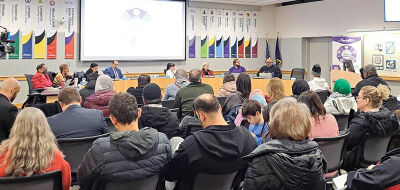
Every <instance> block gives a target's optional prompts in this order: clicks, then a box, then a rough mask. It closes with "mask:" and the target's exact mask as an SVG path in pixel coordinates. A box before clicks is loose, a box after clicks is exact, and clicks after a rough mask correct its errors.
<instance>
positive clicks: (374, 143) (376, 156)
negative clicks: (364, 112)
mask: <svg viewBox="0 0 400 190" xmlns="http://www.w3.org/2000/svg"><path fill="white" fill-rule="evenodd" d="M391 138H392V136H376V135H373V134H369V133H367V134H366V135H365V137H364V140H363V142H362V143H360V147H359V148H358V152H357V156H356V158H357V160H360V162H359V166H358V167H359V168H366V167H368V166H369V165H371V164H376V163H377V162H378V161H379V160H380V159H381V158H382V157H383V156H384V155H385V154H386V152H387V149H388V147H389V142H390V139H391ZM358 158H359V159H358Z"/></svg>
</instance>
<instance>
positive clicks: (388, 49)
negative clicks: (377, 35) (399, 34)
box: [386, 42, 395, 54]
mask: <svg viewBox="0 0 400 190" xmlns="http://www.w3.org/2000/svg"><path fill="white" fill-rule="evenodd" d="M394 50H395V49H394V42H386V54H394Z"/></svg>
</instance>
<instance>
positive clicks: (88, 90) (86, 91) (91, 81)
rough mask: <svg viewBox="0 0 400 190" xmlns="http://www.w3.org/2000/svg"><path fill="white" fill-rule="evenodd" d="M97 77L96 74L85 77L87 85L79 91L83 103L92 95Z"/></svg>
mask: <svg viewBox="0 0 400 190" xmlns="http://www.w3.org/2000/svg"><path fill="white" fill-rule="evenodd" d="M98 77H99V75H98V74H97V73H90V74H89V75H88V76H87V80H88V83H87V84H86V85H85V87H84V88H82V89H81V90H79V94H80V95H81V97H82V102H83V103H84V102H85V98H87V97H89V96H90V95H92V94H94V92H95V91H94V89H95V87H96V81H97V78H98Z"/></svg>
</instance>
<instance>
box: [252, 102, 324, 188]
mask: <svg viewBox="0 0 400 190" xmlns="http://www.w3.org/2000/svg"><path fill="white" fill-rule="evenodd" d="M270 116H271V118H270V122H269V132H268V134H269V135H270V136H271V137H272V139H273V140H271V141H269V142H266V143H263V144H261V146H259V147H258V148H257V149H255V150H254V151H253V152H252V153H251V154H250V155H248V156H246V157H245V158H247V159H249V160H250V166H249V168H248V170H247V172H246V177H245V180H244V189H308V190H320V189H325V181H324V172H325V170H326V162H325V161H324V158H323V156H322V154H321V151H320V150H319V149H318V144H317V143H316V142H314V141H311V140H309V139H308V135H309V134H310V132H311V118H310V112H309V110H308V108H307V106H306V105H304V104H302V103H297V102H296V99H294V98H284V99H282V100H280V101H279V102H277V103H276V104H275V105H274V106H273V107H272V110H271V115H270Z"/></svg>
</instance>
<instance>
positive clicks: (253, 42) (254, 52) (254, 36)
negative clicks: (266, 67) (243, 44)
mask: <svg viewBox="0 0 400 190" xmlns="http://www.w3.org/2000/svg"><path fill="white" fill-rule="evenodd" d="M251 14H252V17H251V20H252V22H251V28H252V29H251V57H252V58H257V57H258V36H257V24H258V23H257V14H258V13H257V12H252V13H251Z"/></svg>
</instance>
